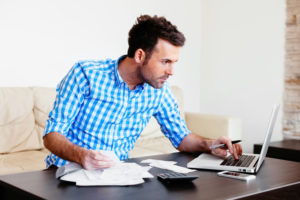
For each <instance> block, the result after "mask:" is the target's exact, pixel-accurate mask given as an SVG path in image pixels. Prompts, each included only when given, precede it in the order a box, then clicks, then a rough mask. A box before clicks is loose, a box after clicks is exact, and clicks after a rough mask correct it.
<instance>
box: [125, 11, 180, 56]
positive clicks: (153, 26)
mask: <svg viewBox="0 0 300 200" xmlns="http://www.w3.org/2000/svg"><path fill="white" fill-rule="evenodd" d="M159 38H160V39H163V40H166V41H168V42H170V43H171V44H173V45H174V46H179V47H182V46H183V45H184V42H185V37H184V35H183V34H182V33H181V32H179V31H178V30H177V27H176V26H174V25H173V24H171V22H169V21H168V20H167V19H166V18H165V17H158V16H156V15H155V16H153V17H151V16H149V15H141V16H140V17H138V18H137V22H136V24H135V25H133V27H132V28H131V30H130V31H129V37H128V44H129V48H128V52H127V56H128V57H130V58H133V57H134V54H135V51H136V50H137V49H139V48H141V49H143V50H144V51H145V52H146V60H148V59H149V58H150V57H151V55H152V51H153V49H154V47H155V45H156V43H157V41H158V39H159Z"/></svg>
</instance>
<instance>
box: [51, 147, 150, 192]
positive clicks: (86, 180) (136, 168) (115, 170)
mask: <svg viewBox="0 0 300 200" xmlns="http://www.w3.org/2000/svg"><path fill="white" fill-rule="evenodd" d="M101 153H103V154H105V155H107V156H108V157H110V158H111V159H112V160H114V161H115V162H116V164H115V165H114V166H113V167H110V168H106V169H99V170H86V169H83V168H82V167H81V166H80V165H78V164H76V163H72V162H71V163H68V164H66V165H65V166H62V167H60V168H58V169H57V171H56V178H58V179H60V180H63V181H69V182H75V183H76V185H77V186H104V185H117V186H125V185H137V184H141V183H144V178H153V176H152V174H150V173H149V172H148V171H149V169H151V166H146V167H143V166H140V165H138V164H136V163H126V162H120V160H119V159H118V158H117V156H116V155H115V154H114V153H113V152H108V151H101Z"/></svg>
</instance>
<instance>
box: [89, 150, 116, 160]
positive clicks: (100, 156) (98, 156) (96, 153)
mask: <svg viewBox="0 0 300 200" xmlns="http://www.w3.org/2000/svg"><path fill="white" fill-rule="evenodd" d="M93 153H94V157H93V158H94V159H95V160H99V161H113V160H112V159H111V158H110V157H108V156H107V155H105V154H102V153H101V152H99V151H93Z"/></svg>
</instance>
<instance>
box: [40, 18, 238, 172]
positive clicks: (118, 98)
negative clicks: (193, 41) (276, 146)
mask: <svg viewBox="0 0 300 200" xmlns="http://www.w3.org/2000/svg"><path fill="white" fill-rule="evenodd" d="M184 42H185V37H184V35H183V34H182V33H181V32H179V31H178V30H177V27H176V26H174V25H172V24H171V23H170V22H169V21H167V20H166V19H165V18H164V17H157V16H154V17H150V16H148V15H144V16H140V17H139V18H138V19H137V23H136V24H135V25H134V26H133V27H132V29H131V30H130V32H129V39H128V43H129V48H128V52H127V55H126V56H122V57H120V58H119V59H118V60H110V59H107V60H102V61H82V62H78V63H76V64H75V65H74V67H73V68H72V69H71V70H70V72H69V73H68V74H67V75H66V76H65V78H64V79H63V80H62V81H61V82H60V84H59V85H58V87H57V96H56V100H55V103H54V107H53V110H52V111H51V112H50V113H49V119H48V120H47V122H46V127H45V133H44V144H45V146H46V147H47V148H48V149H49V150H50V151H51V152H52V153H51V154H50V155H49V156H47V158H46V164H47V167H49V166H51V165H55V166H58V167H60V166H63V165H65V164H66V163H67V161H72V162H76V163H78V164H80V165H82V167H84V168H85V169H99V168H107V167H110V166H112V165H113V161H112V160H111V159H110V158H109V157H107V156H105V155H104V154H103V153H101V151H100V150H107V151H113V152H114V153H115V154H116V155H117V156H118V157H119V158H120V159H121V160H125V159H127V158H128V152H129V151H130V150H131V149H132V148H133V146H134V143H135V141H136V140H137V138H138V137H139V135H140V133H141V132H142V130H143V128H144V127H145V126H146V124H147V123H148V122H149V120H150V118H151V116H154V117H155V118H156V119H157V121H158V123H159V124H160V126H161V129H162V132H163V133H164V134H165V136H166V137H168V138H169V140H170V141H171V143H172V144H173V146H174V147H175V148H177V149H178V150H179V151H185V152H211V153H212V154H215V155H218V156H225V155H226V154H227V151H226V149H221V148H220V149H215V150H210V148H209V147H210V146H211V145H213V144H220V143H224V144H226V145H227V147H228V149H229V151H230V153H232V154H233V155H234V157H235V158H236V159H238V155H240V154H241V152H242V149H241V146H240V145H239V144H234V145H232V144H231V140H230V139H229V138H226V137H220V138H218V139H217V140H211V139H206V138H202V137H200V136H198V135H196V134H194V133H191V132H190V131H189V130H188V129H187V127H186V124H185V122H184V120H183V119H182V118H181V117H180V113H179V110H178V106H177V103H176V100H175V98H174V96H173V94H172V92H171V90H170V87H169V85H168V84H167V83H166V80H167V79H168V77H169V76H171V75H173V65H174V63H175V62H177V61H178V58H179V51H180V48H181V47H182V46H183V45H184Z"/></svg>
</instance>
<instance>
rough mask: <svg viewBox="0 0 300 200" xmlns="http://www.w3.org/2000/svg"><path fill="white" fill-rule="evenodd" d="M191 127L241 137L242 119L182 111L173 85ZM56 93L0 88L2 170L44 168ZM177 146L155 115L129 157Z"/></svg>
mask: <svg viewBox="0 0 300 200" xmlns="http://www.w3.org/2000/svg"><path fill="white" fill-rule="evenodd" d="M172 90H173V92H174V94H175V96H176V98H177V100H178V104H179V108H180V111H181V114H182V116H183V117H184V119H185V120H186V123H187V126H188V128H189V129H190V130H191V131H192V132H195V133H197V134H200V135H201V136H203V137H207V138H217V137H219V136H221V135H225V136H228V137H230V138H234V139H239V138H241V120H240V119H238V118H234V117H228V116H218V115H208V114H199V113H191V112H184V111H183V106H182V105H183V91H182V90H181V89H180V88H179V87H177V86H172ZM55 96H56V91H55V89H54V88H46V87H2V88H0V135H1V140H0V174H10V173H19V172H26V171H34V170H42V169H45V163H44V159H45V157H46V155H47V154H49V151H48V150H47V149H46V148H45V147H44V145H43V139H42V136H43V130H44V126H45V122H46V120H47V117H48V113H49V112H50V110H51V109H52V106H53V102H54V99H55ZM176 151H177V150H176V149H175V148H174V147H173V146H172V145H171V143H170V142H169V140H168V139H166V138H165V137H164V136H163V134H162V133H161V132H160V127H159V125H158V123H157V122H156V120H155V119H154V118H152V119H151V120H150V122H149V124H148V125H147V127H146V128H145V129H144V130H143V132H142V134H141V136H140V137H139V139H138V140H137V142H136V144H135V147H134V149H133V150H132V151H131V152H130V157H131V158H133V157H141V156H149V155H157V154H163V153H172V152H176Z"/></svg>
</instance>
